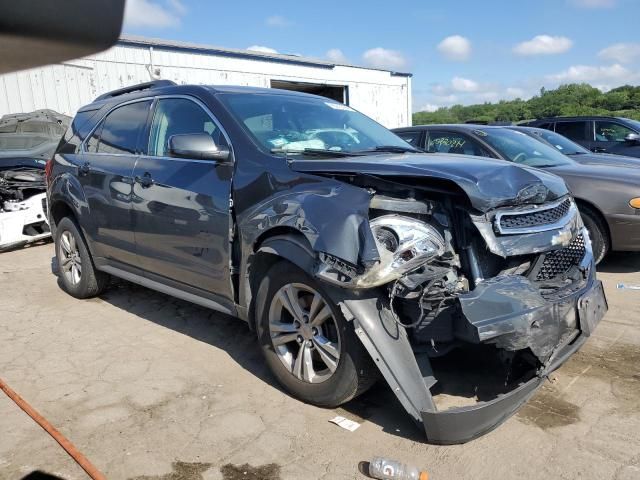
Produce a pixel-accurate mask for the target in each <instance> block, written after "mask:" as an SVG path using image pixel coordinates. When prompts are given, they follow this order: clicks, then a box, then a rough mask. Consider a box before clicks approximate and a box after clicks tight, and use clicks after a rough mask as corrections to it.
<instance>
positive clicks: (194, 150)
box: [169, 133, 230, 162]
mask: <svg viewBox="0 0 640 480" xmlns="http://www.w3.org/2000/svg"><path fill="white" fill-rule="evenodd" d="M169 155H170V156H172V157H179V158H193V159H197V160H216V161H218V162H226V161H227V160H228V159H229V155H230V152H229V149H228V148H225V147H219V146H217V145H216V142H214V141H213V138H211V136H210V135H208V134H206V133H186V134H181V135H172V136H171V137H169Z"/></svg>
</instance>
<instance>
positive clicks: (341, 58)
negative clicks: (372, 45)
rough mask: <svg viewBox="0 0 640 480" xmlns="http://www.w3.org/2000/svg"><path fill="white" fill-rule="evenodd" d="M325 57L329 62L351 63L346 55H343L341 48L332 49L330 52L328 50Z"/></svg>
mask: <svg viewBox="0 0 640 480" xmlns="http://www.w3.org/2000/svg"><path fill="white" fill-rule="evenodd" d="M325 57H327V58H328V59H329V60H331V61H332V62H335V63H348V62H349V60H348V59H347V57H346V55H345V54H344V53H342V50H340V49H339V48H332V49H330V50H327V53H325Z"/></svg>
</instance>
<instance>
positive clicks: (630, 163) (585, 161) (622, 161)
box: [569, 153, 640, 168]
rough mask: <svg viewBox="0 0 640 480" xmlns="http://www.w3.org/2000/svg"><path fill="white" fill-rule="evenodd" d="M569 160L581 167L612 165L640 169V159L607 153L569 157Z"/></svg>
mask: <svg viewBox="0 0 640 480" xmlns="http://www.w3.org/2000/svg"><path fill="white" fill-rule="evenodd" d="M569 157H570V158H571V160H573V161H575V162H577V163H579V164H581V165H612V166H620V167H631V168H640V158H636V157H625V156H623V155H612V154H609V153H585V154H580V155H569Z"/></svg>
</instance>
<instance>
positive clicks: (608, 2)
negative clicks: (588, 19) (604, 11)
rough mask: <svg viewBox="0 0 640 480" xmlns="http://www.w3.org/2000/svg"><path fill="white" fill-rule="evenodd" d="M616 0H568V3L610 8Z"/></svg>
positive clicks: (587, 6)
mask: <svg viewBox="0 0 640 480" xmlns="http://www.w3.org/2000/svg"><path fill="white" fill-rule="evenodd" d="M616 2H617V0H569V3H571V4H572V5H574V6H576V7H579V8H611V7H614V6H615V5H616Z"/></svg>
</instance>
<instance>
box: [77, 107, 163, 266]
mask: <svg viewBox="0 0 640 480" xmlns="http://www.w3.org/2000/svg"><path fill="white" fill-rule="evenodd" d="M151 103H152V101H151V100H149V99H147V100H139V101H135V102H131V103H127V104H123V105H121V106H118V107H116V108H115V109H113V110H111V111H110V112H109V113H108V114H107V115H106V117H105V118H104V119H103V120H102V121H101V122H100V123H99V124H98V126H97V127H96V128H95V129H94V131H93V132H92V134H91V135H90V136H89V138H87V140H86V143H85V145H84V150H85V151H84V153H83V154H82V155H80V156H79V162H80V164H79V165H78V179H79V181H80V184H81V185H82V188H83V190H84V193H85V196H86V199H87V203H88V207H89V215H87V216H86V218H83V225H82V226H83V228H84V229H85V231H86V233H87V234H88V235H89V237H90V238H91V240H92V241H91V244H92V246H93V250H94V251H93V255H94V256H95V257H102V258H105V259H108V260H110V261H114V260H115V261H117V262H121V263H124V264H127V265H135V264H136V249H135V241H134V234H133V223H132V217H131V193H132V183H133V179H132V173H133V168H134V165H135V162H136V159H137V158H138V144H139V141H140V138H141V133H142V132H143V131H144V128H145V125H146V122H147V117H148V115H149V112H150V109H151Z"/></svg>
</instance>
